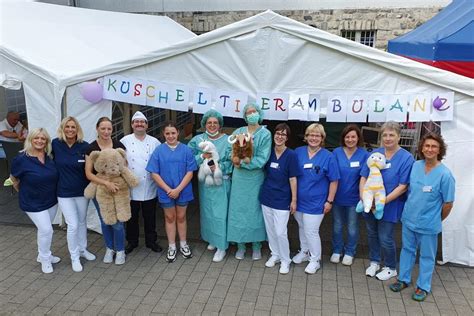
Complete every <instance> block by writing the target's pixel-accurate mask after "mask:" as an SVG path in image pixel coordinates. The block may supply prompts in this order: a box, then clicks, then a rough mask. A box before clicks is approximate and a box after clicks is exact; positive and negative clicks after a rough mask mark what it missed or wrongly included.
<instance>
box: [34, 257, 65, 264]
mask: <svg viewBox="0 0 474 316" xmlns="http://www.w3.org/2000/svg"><path fill="white" fill-rule="evenodd" d="M49 259H50V261H51V263H54V264H56V263H60V262H61V258H59V257H56V256H53V255H51V257H50V258H49ZM36 262H39V263H41V259H40V257H39V256H38V257H36Z"/></svg>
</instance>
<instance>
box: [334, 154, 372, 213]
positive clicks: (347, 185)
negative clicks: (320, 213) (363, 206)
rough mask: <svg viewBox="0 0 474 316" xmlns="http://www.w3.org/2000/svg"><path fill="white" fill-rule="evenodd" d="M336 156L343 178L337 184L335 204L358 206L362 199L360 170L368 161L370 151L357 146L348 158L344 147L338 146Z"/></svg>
mask: <svg viewBox="0 0 474 316" xmlns="http://www.w3.org/2000/svg"><path fill="white" fill-rule="evenodd" d="M332 154H333V155H334V157H335V158H336V161H337V165H338V167H339V174H340V176H341V178H340V179H339V183H338V184H337V192H336V196H335V197H334V204H337V205H340V206H356V205H357V203H359V200H360V194H359V182H360V171H361V170H362V166H363V165H364V164H365V163H366V161H367V157H368V153H367V151H366V150H365V149H363V148H357V149H356V151H355V152H354V153H353V154H352V156H351V158H350V159H348V158H347V156H346V153H345V152H344V149H343V147H337V148H336V149H334V151H333V152H332Z"/></svg>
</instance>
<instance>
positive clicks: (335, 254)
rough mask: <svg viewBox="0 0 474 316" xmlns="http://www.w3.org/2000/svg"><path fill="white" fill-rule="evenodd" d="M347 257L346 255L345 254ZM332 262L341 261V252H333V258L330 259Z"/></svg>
mask: <svg viewBox="0 0 474 316" xmlns="http://www.w3.org/2000/svg"><path fill="white" fill-rule="evenodd" d="M344 258H345V256H344ZM329 261H331V262H332V263H339V262H340V261H341V254H339V253H333V254H332V255H331V258H330V259H329Z"/></svg>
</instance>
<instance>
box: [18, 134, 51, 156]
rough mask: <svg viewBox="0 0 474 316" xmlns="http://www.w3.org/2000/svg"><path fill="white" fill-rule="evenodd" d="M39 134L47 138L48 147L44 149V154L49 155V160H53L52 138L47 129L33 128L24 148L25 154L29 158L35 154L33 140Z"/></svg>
mask: <svg viewBox="0 0 474 316" xmlns="http://www.w3.org/2000/svg"><path fill="white" fill-rule="evenodd" d="M39 134H43V135H44V137H45V138H46V147H45V148H44V152H45V153H46V155H48V157H49V158H52V155H51V137H50V136H49V134H48V131H47V130H46V129H45V128H42V127H40V128H33V129H32V130H31V131H30V132H29V133H28V136H27V137H26V140H25V145H24V147H23V150H22V151H23V152H25V153H26V154H27V155H28V156H30V155H32V154H33V139H34V138H35V137H37V136H38V135H39Z"/></svg>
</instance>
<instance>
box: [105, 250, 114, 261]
mask: <svg viewBox="0 0 474 316" xmlns="http://www.w3.org/2000/svg"><path fill="white" fill-rule="evenodd" d="M114 253H115V251H113V250H112V249H110V248H105V255H104V263H112V262H113V261H114Z"/></svg>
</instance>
